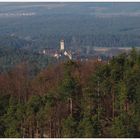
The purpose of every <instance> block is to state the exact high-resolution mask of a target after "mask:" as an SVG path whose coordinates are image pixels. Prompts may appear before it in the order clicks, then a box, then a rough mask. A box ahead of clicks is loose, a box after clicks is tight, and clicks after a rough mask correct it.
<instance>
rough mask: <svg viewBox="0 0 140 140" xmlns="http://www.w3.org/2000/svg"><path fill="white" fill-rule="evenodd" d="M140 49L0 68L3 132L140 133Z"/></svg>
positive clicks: (86, 135) (23, 134)
mask: <svg viewBox="0 0 140 140" xmlns="http://www.w3.org/2000/svg"><path fill="white" fill-rule="evenodd" d="M139 106H140V52H138V51H137V50H136V49H134V48H133V49H132V51H131V52H130V53H129V54H125V53H123V54H120V55H118V56H115V57H113V58H112V59H111V60H109V61H108V62H106V61H101V62H98V61H96V60H89V61H83V62H80V61H70V60H69V61H66V62H61V63H57V64H52V65H49V66H48V67H46V68H45V69H42V70H41V71H39V72H38V73H37V74H36V75H35V76H34V77H32V78H31V77H30V72H29V66H28V65H27V64H26V63H21V64H18V65H16V66H15V67H13V68H12V69H11V70H9V71H8V72H5V73H1V74H0V137H3V138H43V137H49V138H106V137H109V138H128V137H130V138H135V137H140V108H139Z"/></svg>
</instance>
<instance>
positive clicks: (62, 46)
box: [60, 39, 65, 51]
mask: <svg viewBox="0 0 140 140" xmlns="http://www.w3.org/2000/svg"><path fill="white" fill-rule="evenodd" d="M64 49H65V48H64V40H63V39H62V40H61V41H60V51H64Z"/></svg>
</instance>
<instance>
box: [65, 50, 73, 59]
mask: <svg viewBox="0 0 140 140" xmlns="http://www.w3.org/2000/svg"><path fill="white" fill-rule="evenodd" d="M64 55H65V56H68V58H69V59H70V60H71V59H72V54H71V52H67V51H65V52H64Z"/></svg>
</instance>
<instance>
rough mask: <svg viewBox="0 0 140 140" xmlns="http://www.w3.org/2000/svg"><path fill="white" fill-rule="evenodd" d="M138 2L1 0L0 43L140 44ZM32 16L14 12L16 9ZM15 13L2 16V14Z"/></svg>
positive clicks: (31, 45) (54, 45) (34, 46)
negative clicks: (13, 0) (5, 0)
mask: <svg viewBox="0 0 140 140" xmlns="http://www.w3.org/2000/svg"><path fill="white" fill-rule="evenodd" d="M139 7H140V3H111V2H110V3H96V2H93V3H47V2H46V3H0V12H1V14H0V44H1V45H2V46H3V45H5V46H7V45H9V46H12V47H13V46H18V47H27V46H28V47H29V48H31V49H39V48H48V47H49V48H58V47H59V42H60V40H61V39H62V38H63V39H64V40H65V46H66V47H73V48H75V47H83V46H90V47H137V46H140V39H139V38H140V24H139V23H140V18H139V17H140V8H139ZM32 12H33V13H35V15H34V16H16V14H19V13H32ZM8 13H10V14H15V16H4V14H8Z"/></svg>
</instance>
